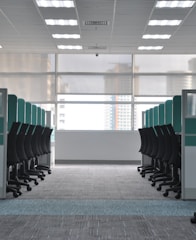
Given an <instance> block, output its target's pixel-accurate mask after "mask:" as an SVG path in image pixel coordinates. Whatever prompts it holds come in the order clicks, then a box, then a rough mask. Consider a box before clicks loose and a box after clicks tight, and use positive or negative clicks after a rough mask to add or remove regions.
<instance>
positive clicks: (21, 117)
mask: <svg viewBox="0 0 196 240" xmlns="http://www.w3.org/2000/svg"><path fill="white" fill-rule="evenodd" d="M25 113H26V108H25V101H24V99H21V98H19V99H18V121H19V122H22V123H24V122H25V118H26V117H25Z"/></svg>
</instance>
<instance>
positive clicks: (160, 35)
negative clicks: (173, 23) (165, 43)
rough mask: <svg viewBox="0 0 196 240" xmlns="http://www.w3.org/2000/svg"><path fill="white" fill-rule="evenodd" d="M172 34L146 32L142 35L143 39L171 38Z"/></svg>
mask: <svg viewBox="0 0 196 240" xmlns="http://www.w3.org/2000/svg"><path fill="white" fill-rule="evenodd" d="M170 37H171V35H170V34H145V35H143V36H142V38H143V39H169V38H170Z"/></svg>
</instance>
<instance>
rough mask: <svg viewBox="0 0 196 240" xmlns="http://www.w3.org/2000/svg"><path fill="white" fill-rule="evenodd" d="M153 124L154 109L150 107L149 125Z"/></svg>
mask: <svg viewBox="0 0 196 240" xmlns="http://www.w3.org/2000/svg"><path fill="white" fill-rule="evenodd" d="M153 126H154V109H153V108H150V126H149V127H153Z"/></svg>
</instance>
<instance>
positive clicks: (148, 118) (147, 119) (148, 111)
mask: <svg viewBox="0 0 196 240" xmlns="http://www.w3.org/2000/svg"><path fill="white" fill-rule="evenodd" d="M145 118H146V123H145V126H146V127H149V126H150V110H146V115H145Z"/></svg>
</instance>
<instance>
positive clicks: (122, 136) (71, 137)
mask: <svg viewBox="0 0 196 240" xmlns="http://www.w3.org/2000/svg"><path fill="white" fill-rule="evenodd" d="M139 148H140V137H139V134H138V132H137V131H131V132H130V131H56V133H55V159H56V160H124V161H125V160H126V161H127V160H141V154H140V153H139V152H138V150H139Z"/></svg>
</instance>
